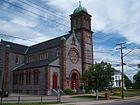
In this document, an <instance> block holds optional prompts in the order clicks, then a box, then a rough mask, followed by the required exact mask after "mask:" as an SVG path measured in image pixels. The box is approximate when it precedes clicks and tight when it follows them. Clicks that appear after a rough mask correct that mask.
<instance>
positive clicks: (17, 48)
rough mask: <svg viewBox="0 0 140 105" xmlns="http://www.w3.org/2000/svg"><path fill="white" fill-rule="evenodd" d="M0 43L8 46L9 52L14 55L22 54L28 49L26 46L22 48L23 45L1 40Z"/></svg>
mask: <svg viewBox="0 0 140 105" xmlns="http://www.w3.org/2000/svg"><path fill="white" fill-rule="evenodd" d="M1 43H2V44H3V45H4V46H7V45H9V47H10V52H12V53H16V54H24V53H25V51H26V49H27V48H28V46H24V45H20V44H16V43H13V42H8V41H4V40H1Z"/></svg>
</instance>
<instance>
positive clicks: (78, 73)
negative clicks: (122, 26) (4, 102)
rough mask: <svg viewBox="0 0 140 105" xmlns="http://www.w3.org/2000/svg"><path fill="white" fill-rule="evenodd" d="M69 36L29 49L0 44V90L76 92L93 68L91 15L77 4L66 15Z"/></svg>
mask: <svg viewBox="0 0 140 105" xmlns="http://www.w3.org/2000/svg"><path fill="white" fill-rule="evenodd" d="M70 20H71V30H70V31H69V34H66V35H63V36H60V37H57V38H54V39H51V40H47V41H45V42H42V43H38V44H35V45H32V46H24V45H19V44H17V43H12V42H8V41H4V40H1V42H0V86H1V87H2V88H4V89H5V90H12V91H14V92H19V93H27V94H45V93H47V94H51V90H52V89H57V88H58V86H59V87H60V88H61V89H62V90H65V89H67V88H70V89H72V90H73V89H79V88H80V86H81V84H82V81H81V78H82V74H83V72H84V71H85V70H87V69H88V67H89V66H90V65H92V64H93V40H92V34H93V32H92V30H91V15H90V14H88V12H87V10H86V8H84V7H82V6H81V4H80V5H79V7H77V8H76V9H75V10H74V12H73V13H72V14H71V15H70Z"/></svg>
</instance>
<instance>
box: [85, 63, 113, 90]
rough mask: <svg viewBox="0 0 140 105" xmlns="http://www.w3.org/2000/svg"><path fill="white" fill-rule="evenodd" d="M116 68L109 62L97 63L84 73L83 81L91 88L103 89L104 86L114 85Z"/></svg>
mask: <svg viewBox="0 0 140 105" xmlns="http://www.w3.org/2000/svg"><path fill="white" fill-rule="evenodd" d="M114 71H115V69H114V68H112V66H111V64H109V63H107V62H103V61H102V62H101V63H96V64H94V65H92V67H90V68H89V70H86V71H85V73H84V75H83V81H84V83H85V85H86V86H88V87H90V88H92V89H93V88H94V89H96V88H98V89H102V88H104V87H111V86H112V82H113V81H112V80H113V78H112V75H114Z"/></svg>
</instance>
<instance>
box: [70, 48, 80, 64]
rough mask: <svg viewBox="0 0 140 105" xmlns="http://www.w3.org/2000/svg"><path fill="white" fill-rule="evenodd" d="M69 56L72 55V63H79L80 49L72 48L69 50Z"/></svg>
mask: <svg viewBox="0 0 140 105" xmlns="http://www.w3.org/2000/svg"><path fill="white" fill-rule="evenodd" d="M69 57H70V61H71V62H72V63H77V62H78V60H79V54H78V51H77V50H76V49H74V48H72V49H70V51H69Z"/></svg>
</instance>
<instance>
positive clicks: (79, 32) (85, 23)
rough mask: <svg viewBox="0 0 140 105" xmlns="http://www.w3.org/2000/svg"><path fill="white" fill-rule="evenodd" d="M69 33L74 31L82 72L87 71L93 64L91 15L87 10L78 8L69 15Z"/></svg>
mask: <svg viewBox="0 0 140 105" xmlns="http://www.w3.org/2000/svg"><path fill="white" fill-rule="evenodd" d="M70 19H71V31H72V30H73V29H74V30H75V33H76V37H77V39H78V40H79V42H80V44H81V49H82V51H81V54H82V55H81V57H82V71H83V72H84V71H85V70H88V68H89V66H91V65H92V64H93V40H92V36H93V35H92V34H93V32H92V30H91V15H90V14H88V12H87V9H86V8H84V7H82V6H81V2H79V6H78V7H77V8H76V9H75V10H74V12H73V14H71V15H70Z"/></svg>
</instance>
